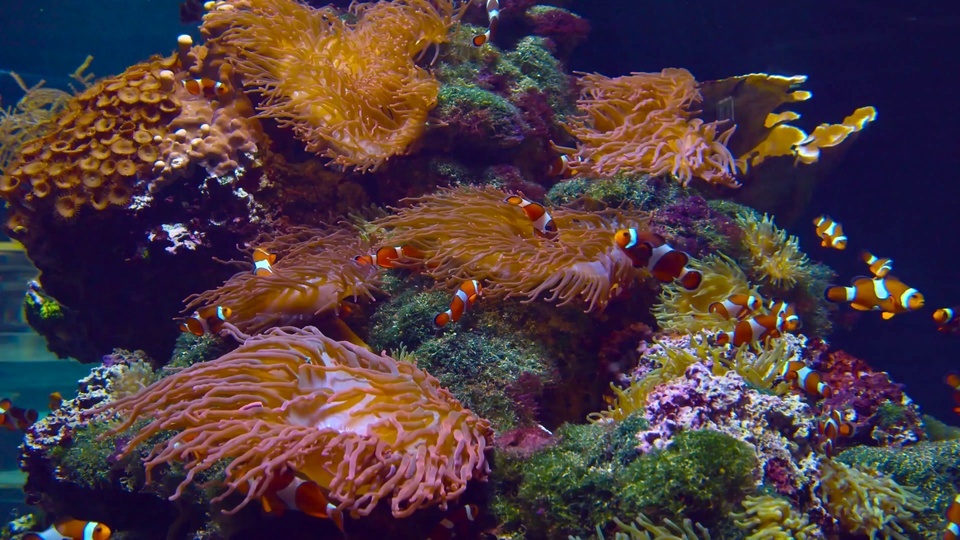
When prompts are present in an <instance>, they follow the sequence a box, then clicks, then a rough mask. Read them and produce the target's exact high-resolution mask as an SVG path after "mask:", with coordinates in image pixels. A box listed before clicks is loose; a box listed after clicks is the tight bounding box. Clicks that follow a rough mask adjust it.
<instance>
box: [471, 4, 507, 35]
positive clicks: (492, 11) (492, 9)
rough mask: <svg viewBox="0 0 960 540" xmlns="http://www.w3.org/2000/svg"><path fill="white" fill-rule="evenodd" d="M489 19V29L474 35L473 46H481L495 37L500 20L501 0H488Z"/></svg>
mask: <svg viewBox="0 0 960 540" xmlns="http://www.w3.org/2000/svg"><path fill="white" fill-rule="evenodd" d="M487 19H489V21H490V22H489V23H488V25H487V31H486V32H484V33H482V34H479V35H477V36H474V38H473V46H474V47H481V46H483V44H484V43H486V42H488V41H490V40H491V39H492V38H493V32H494V31H495V30H496V29H497V24H498V23H499V22H500V1H499V0H487Z"/></svg>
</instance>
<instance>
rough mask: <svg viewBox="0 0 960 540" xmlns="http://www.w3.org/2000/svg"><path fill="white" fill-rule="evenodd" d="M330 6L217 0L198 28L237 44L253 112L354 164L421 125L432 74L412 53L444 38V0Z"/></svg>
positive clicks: (389, 148) (449, 7)
mask: <svg viewBox="0 0 960 540" xmlns="http://www.w3.org/2000/svg"><path fill="white" fill-rule="evenodd" d="M351 11H352V13H351V18H353V19H354V20H355V22H346V21H345V20H344V19H341V18H340V17H339V16H338V13H337V12H336V10H334V9H333V8H331V7H326V8H323V9H319V10H315V9H312V8H309V7H307V6H305V5H303V4H301V3H298V2H295V1H294V0H230V1H221V2H217V3H216V4H215V5H214V6H213V9H212V11H211V12H210V13H208V14H207V15H206V16H205V17H204V23H203V28H202V30H203V32H204V34H205V35H206V36H207V37H209V38H213V39H215V40H216V41H218V42H219V43H220V44H221V45H223V46H225V47H228V48H236V49H237V50H238V59H237V61H236V66H237V70H238V71H239V73H240V74H241V75H242V76H243V79H244V83H245V84H246V86H247V87H248V88H250V89H253V90H256V91H258V92H260V93H262V94H263V96H264V98H265V99H264V101H263V103H261V105H260V107H261V116H263V117H269V118H275V119H277V120H278V121H279V122H280V123H281V124H282V125H285V126H289V127H291V128H292V129H293V131H294V134H295V135H296V136H297V137H298V138H299V139H300V140H302V141H303V142H304V143H306V148H307V150H308V151H311V152H315V153H318V154H323V155H325V156H327V157H329V158H330V159H331V160H332V161H333V163H334V164H337V165H341V166H345V167H354V168H356V169H357V170H360V171H367V170H371V169H376V168H377V167H379V166H380V165H382V164H383V163H384V162H385V161H386V160H387V159H389V158H390V157H392V156H395V155H400V154H406V153H407V152H408V151H409V147H410V145H411V144H413V143H414V142H416V141H417V140H418V139H419V138H420V135H421V134H422V133H423V131H424V127H425V124H426V120H427V114H428V113H429V112H430V110H431V109H432V108H433V107H434V106H435V105H436V102H437V93H438V91H439V88H440V84H439V83H438V82H437V81H436V79H434V78H433V76H432V75H430V73H428V72H427V71H426V70H424V69H422V68H420V67H418V66H417V65H416V60H417V59H418V58H419V57H420V56H422V55H424V54H425V52H426V50H427V49H428V48H430V47H435V46H439V45H440V44H442V43H444V42H446V40H447V34H448V30H449V28H450V26H451V25H452V24H453V23H454V22H455V20H456V19H457V18H458V17H459V11H458V9H455V8H454V3H453V2H452V1H451V0H435V1H434V0H398V1H395V2H375V3H367V4H354V6H353V7H352V9H351Z"/></svg>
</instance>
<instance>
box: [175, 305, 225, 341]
mask: <svg viewBox="0 0 960 540" xmlns="http://www.w3.org/2000/svg"><path fill="white" fill-rule="evenodd" d="M232 314H233V310H231V309H230V308H228V307H223V306H207V307H205V308H200V309H198V310H197V311H195V312H193V315H191V316H190V317H188V318H186V319H184V320H182V321H180V324H179V328H180V331H181V332H190V333H191V334H193V335H195V336H198V337H199V336H202V335H204V334H217V333H219V332H220V329H221V328H223V323H224V322H225V321H226V320H227V319H229V318H230V316H231V315H232Z"/></svg>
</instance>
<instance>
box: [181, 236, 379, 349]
mask: <svg viewBox="0 0 960 540" xmlns="http://www.w3.org/2000/svg"><path fill="white" fill-rule="evenodd" d="M257 247H259V248H260V249H263V250H265V251H267V252H269V253H272V254H275V255H277V256H278V257H279V260H278V261H277V263H276V264H275V265H273V273H272V274H269V275H264V276H258V275H254V274H253V273H252V272H250V271H243V272H240V273H237V274H235V275H234V276H233V277H231V278H230V279H229V280H227V281H226V282H225V283H224V284H223V285H221V286H220V287H218V288H216V289H213V290H210V291H206V292H203V293H201V294H196V295H192V296H189V297H187V298H186V301H187V302H188V303H187V306H186V308H185V312H187V313H189V312H191V311H193V310H195V309H200V308H202V307H206V306H225V307H229V308H230V309H231V310H232V312H233V313H232V315H231V316H230V322H231V323H232V324H233V325H235V326H236V327H237V328H239V329H240V330H241V331H242V332H245V333H251V334H256V333H260V332H263V331H264V330H266V329H268V328H271V327H274V326H284V325H296V324H304V323H306V322H310V321H311V320H313V319H314V318H315V317H317V316H319V315H323V314H325V313H335V312H336V311H337V309H338V308H339V306H340V305H341V303H342V302H344V301H346V300H348V299H352V300H354V301H356V300H357V299H358V298H360V297H367V298H370V299H372V298H373V292H374V291H376V290H377V286H378V285H379V279H378V277H377V273H376V269H375V268H374V267H372V266H364V265H360V264H357V263H355V262H354V261H353V258H354V257H356V256H358V255H364V254H365V253H366V252H367V251H368V250H367V249H366V244H365V243H364V242H363V241H361V240H359V239H358V238H356V237H355V236H354V235H353V234H351V232H350V231H347V230H346V229H334V230H332V231H322V230H316V229H307V228H303V229H297V230H295V231H294V232H291V233H290V234H286V235H283V236H279V237H277V238H274V239H273V240H270V241H266V242H263V243H258V245H257Z"/></svg>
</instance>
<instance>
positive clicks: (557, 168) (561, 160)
mask: <svg viewBox="0 0 960 540" xmlns="http://www.w3.org/2000/svg"><path fill="white" fill-rule="evenodd" d="M571 161H574V162H579V159H578V158H576V157H571V156H569V155H567V154H560V155H558V156H557V157H555V158H554V159H553V161H551V162H550V166H549V167H547V176H549V177H550V178H563V179H567V178H572V177H573V176H574V175H576V174H577V171H575V170H573V169H572V168H570V162H571Z"/></svg>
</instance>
